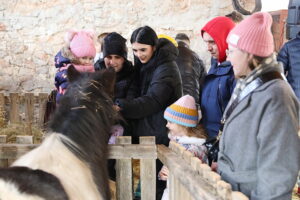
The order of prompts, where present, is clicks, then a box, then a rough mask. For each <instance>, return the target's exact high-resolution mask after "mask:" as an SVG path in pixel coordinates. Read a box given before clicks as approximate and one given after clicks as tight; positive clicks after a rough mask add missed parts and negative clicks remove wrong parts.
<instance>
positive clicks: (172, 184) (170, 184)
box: [167, 172, 176, 200]
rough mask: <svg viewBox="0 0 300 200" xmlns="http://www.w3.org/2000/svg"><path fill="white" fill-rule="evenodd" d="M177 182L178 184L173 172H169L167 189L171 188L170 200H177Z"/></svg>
mask: <svg viewBox="0 0 300 200" xmlns="http://www.w3.org/2000/svg"><path fill="white" fill-rule="evenodd" d="M175 182H176V177H175V176H174V175H173V173H172V172H169V180H168V185H167V187H169V199H170V200H175V199H176V195H175V191H176V189H175V188H176V187H175Z"/></svg>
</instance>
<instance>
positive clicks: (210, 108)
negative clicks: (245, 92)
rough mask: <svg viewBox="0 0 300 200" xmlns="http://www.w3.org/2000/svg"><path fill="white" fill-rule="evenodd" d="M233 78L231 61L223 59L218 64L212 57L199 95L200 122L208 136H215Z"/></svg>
mask: <svg viewBox="0 0 300 200" xmlns="http://www.w3.org/2000/svg"><path fill="white" fill-rule="evenodd" d="M234 87H235V79H234V74H233V69H232V66H231V63H230V62H228V61H225V62H223V63H221V64H220V65H218V62H217V60H216V59H212V65H211V68H210V70H209V72H208V74H207V76H206V77H205V81H204V86H203V91H202V95H201V102H200V106H201V111H202V121H201V122H202V123H203V125H204V127H205V129H206V131H207V133H208V137H209V138H213V137H215V136H217V134H218V131H219V129H220V125H221V118H222V115H223V112H224V110H225V108H226V106H227V104H228V102H229V99H230V97H231V94H232V92H233V89H234Z"/></svg>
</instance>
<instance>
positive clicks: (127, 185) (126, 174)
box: [116, 137, 133, 200]
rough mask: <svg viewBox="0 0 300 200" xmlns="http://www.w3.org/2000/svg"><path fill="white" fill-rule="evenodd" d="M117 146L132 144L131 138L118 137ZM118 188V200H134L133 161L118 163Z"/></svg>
mask: <svg viewBox="0 0 300 200" xmlns="http://www.w3.org/2000/svg"><path fill="white" fill-rule="evenodd" d="M116 143H117V144H131V137H117V141H116ZM116 180H117V182H116V186H117V199H118V200H132V199H133V198H132V196H133V191H132V163H131V159H118V160H117V161H116Z"/></svg>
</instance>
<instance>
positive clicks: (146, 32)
mask: <svg viewBox="0 0 300 200" xmlns="http://www.w3.org/2000/svg"><path fill="white" fill-rule="evenodd" d="M130 42H131V44H132V43H135V42H138V43H141V44H147V45H151V46H154V47H156V46H157V43H158V37H157V35H156V33H155V31H154V30H153V29H152V28H151V27H149V26H143V27H139V28H137V29H136V30H135V31H133V33H132V34H131V38H130Z"/></svg>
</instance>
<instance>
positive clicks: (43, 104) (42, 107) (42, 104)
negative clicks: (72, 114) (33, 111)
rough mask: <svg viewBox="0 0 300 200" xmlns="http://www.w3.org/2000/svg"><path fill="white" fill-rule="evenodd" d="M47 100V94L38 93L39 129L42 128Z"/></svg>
mask: <svg viewBox="0 0 300 200" xmlns="http://www.w3.org/2000/svg"><path fill="white" fill-rule="evenodd" d="M47 99H48V94H47V93H39V96H38V103H39V112H38V113H39V115H38V121H37V123H38V126H39V127H40V128H43V127H44V115H45V111H46V103H47Z"/></svg>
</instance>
